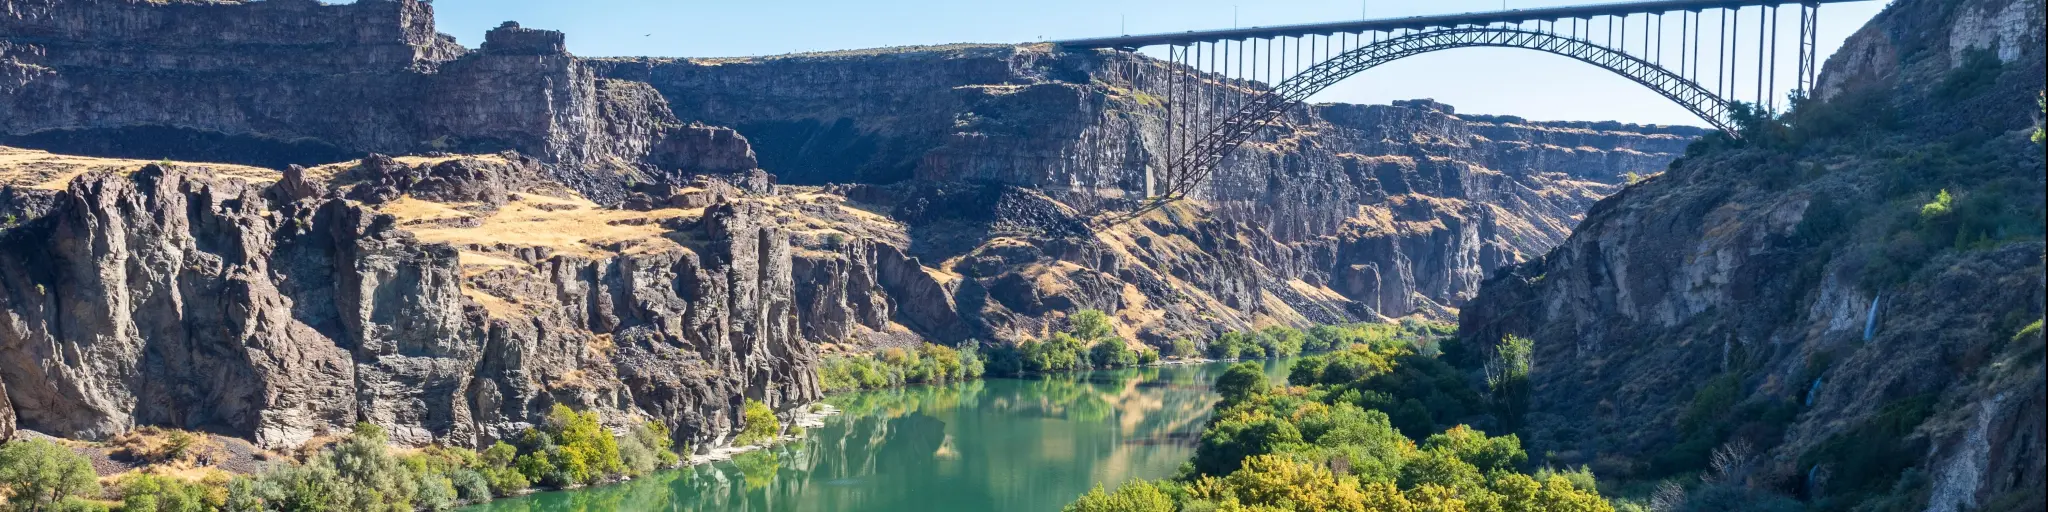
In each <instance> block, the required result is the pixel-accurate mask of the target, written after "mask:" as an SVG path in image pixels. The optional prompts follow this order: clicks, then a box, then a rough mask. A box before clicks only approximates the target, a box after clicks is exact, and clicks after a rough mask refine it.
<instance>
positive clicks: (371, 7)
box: [0, 0, 754, 202]
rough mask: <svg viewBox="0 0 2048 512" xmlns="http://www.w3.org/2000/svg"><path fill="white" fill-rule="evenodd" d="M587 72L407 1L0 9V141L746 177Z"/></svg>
mask: <svg viewBox="0 0 2048 512" xmlns="http://www.w3.org/2000/svg"><path fill="white" fill-rule="evenodd" d="M664 105H665V103H664V100H663V98H661V96H660V95H659V94H656V93H654V91H653V90H652V89H650V88H648V87H646V86H645V84H631V83H619V82H613V81H609V80H599V79H598V78H597V77H595V76H594V75H593V74H592V73H591V71H590V69H589V67H587V66H586V65H585V64H584V63H583V61H581V60H580V59H577V58H575V57H573V56H571V55H569V53H568V52H567V50H566V49H565V47H564V36H563V34H561V33H559V32H552V31H544V30H533V29H526V28H522V27H520V26H519V25H518V24H516V23H509V22H508V23H506V24H505V25H504V26H502V27H499V28H498V29H496V30H493V31H491V32H490V33H489V34H488V35H487V36H486V40H485V41H484V44H483V45H482V46H481V48H480V49H478V50H476V51H469V50H466V49H464V48H463V47H462V46H460V45H458V44H456V43H455V41H454V39H453V38H451V37H448V36H446V35H441V34H436V33H435V32H434V18H433V8H432V6H431V5H430V4H427V3H425V2H420V1H416V0H369V1H363V2H356V3H352V4H342V5H326V4H322V3H319V2H315V1H312V0H285V1H275V0H273V1H262V2H247V3H240V2H197V1H186V0H179V1H174V2H169V3H161V2H143V1H136V0H85V1H75V2H74V1H56V0H7V1H6V2H5V3H0V113H4V114H5V115H0V140H5V141H9V142H11V143H13V144H17V145H26V146H34V147H41V148H47V149H54V150H59V151H62V152H68V153H80V154H95V155H103V156H121V157H136V158H160V157H166V156H168V157H172V158H180V159H191V160H204V161H223V162H239V163H249V164H255V165H264V166H270V167H283V166H285V165H287V164H302V165H313V164H321V163H330V162H333V161H336V160H341V159H347V158H355V157H359V156H361V155H363V154H366V153H385V154H407V153H422V152H432V151H455V152H464V153H483V152H495V151H503V150H516V151H519V152H521V153H525V154H529V155H535V156H536V157H538V158H541V159H542V160H543V161H545V162H547V163H549V164H550V168H551V170H552V171H553V172H554V174H556V175H557V177H558V178H559V179H560V180H561V181H563V182H564V183H567V184H569V185H571V186H574V187H576V188H577V189H578V190H581V191H582V192H583V193H584V194H585V195H587V196H591V197H593V198H597V199H599V200H601V201H607V202H615V201H617V200H618V198H619V196H620V194H621V190H622V189H621V183H622V182H623V181H624V180H623V179H622V178H621V177H620V176H619V174H620V173H630V172H639V171H686V172H727V171H743V170H747V169H752V168H753V167H754V162H752V158H751V155H750V154H748V153H747V147H746V145H745V144H744V143H743V142H744V139H743V138H740V137H738V136H736V135H734V134H733V133H731V132H730V131H720V130H715V129H708V128H704V127H693V126H688V125H684V124H681V123H678V122H676V120H675V118H674V116H672V115H669V114H668V109H667V108H665V106H664Z"/></svg>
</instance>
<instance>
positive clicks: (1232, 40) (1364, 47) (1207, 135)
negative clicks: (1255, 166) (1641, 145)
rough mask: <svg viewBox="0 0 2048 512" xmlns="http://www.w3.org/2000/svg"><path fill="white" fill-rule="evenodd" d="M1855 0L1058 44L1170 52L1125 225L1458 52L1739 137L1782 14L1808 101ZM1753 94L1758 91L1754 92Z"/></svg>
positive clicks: (1551, 12)
mask: <svg viewBox="0 0 2048 512" xmlns="http://www.w3.org/2000/svg"><path fill="white" fill-rule="evenodd" d="M1850 1H1863V0H1656V1H1636V2H1623V3H1612V4H1599V5H1586V6H1572V7H1558V8H1547V9H1530V10H1511V11H1499V12H1487V13H1469V14H1458V15H1444V16H1422V17H1412V18H1396V19H1384V20H1366V21H1354V22H1339V23H1322V24H1309V25H1289V26H1281V27H1270V28H1267V27H1255V28H1248V29H1229V30H1214V31H1201V32H1194V31H1191V32H1182V33H1168V34H1154V35H1141V36H1123V37H1109V38H1098V39H1081V40H1069V41H1058V42H1056V44H1058V45H1059V46H1060V47H1061V48H1063V49H1067V50H1113V51H1122V52H1136V51H1139V50H1141V49H1144V48H1148V47H1160V46H1164V47H1165V54H1166V59H1165V60H1166V61H1168V62H1167V63H1166V65H1165V66H1163V69H1164V72H1165V74H1166V75H1167V76H1164V77H1155V78H1151V79H1148V80H1138V79H1133V80H1132V84H1133V88H1134V89H1136V88H1143V89H1146V90H1148V91H1150V92H1152V93H1154V94H1155V95H1157V96H1163V97H1164V98H1165V99H1164V101H1163V102H1161V103H1162V105H1161V107H1162V109H1163V110H1164V112H1165V115H1166V116H1165V117H1166V124H1167V130H1166V132H1165V139H1166V140H1164V141H1160V142H1163V145H1162V146H1163V147H1164V148H1165V151H1164V152H1163V153H1164V154H1165V155H1166V158H1165V159H1164V161H1165V162H1166V163H1165V168H1164V170H1163V172H1161V173H1160V174H1159V175H1157V176H1151V177H1149V179H1148V183H1147V191H1146V195H1147V196H1148V197H1147V198H1146V199H1145V200H1143V201H1141V202H1139V203H1138V204H1137V205H1135V206H1134V207H1133V208H1129V209H1124V210H1121V211H1113V212H1109V213H1105V214H1102V215H1099V216H1098V217H1097V221H1098V223H1115V222H1121V221H1124V220H1128V219H1130V218H1135V217H1136V216H1137V215H1140V214H1143V213H1144V212H1146V211H1150V210H1152V209H1156V208H1159V207H1161V206H1164V205H1166V204H1167V203H1170V202H1173V201H1177V200H1181V199H1186V198H1188V197H1191V196H1192V195H1194V194H1195V193H1196V191H1197V190H1198V189H1199V187H1201V186H1202V185H1203V184H1204V183H1205V182H1206V181H1207V179H1208V177H1209V175H1210V174H1211V173H1212V172H1213V171H1214V170H1215V168H1216V167H1217V166H1218V165H1220V164H1222V163H1223V161H1224V159H1225V158H1227V157H1228V156H1229V155H1230V153H1231V152H1232V151H1234V150H1236V149H1237V148H1238V147H1239V146H1240V145H1242V144H1244V143H1245V142H1246V141H1247V140H1250V139H1251V138H1252V137H1254V136H1256V135H1257V134H1258V133H1259V132H1260V131H1261V130H1263V129H1265V128H1267V127H1269V126H1272V124H1273V123H1275V122H1276V121H1278V120H1279V119H1280V118H1281V116H1284V115H1286V113H1287V112H1288V111H1289V110H1290V109H1292V108H1294V107H1296V106H1298V105H1301V104H1303V103H1304V102H1305V101H1307V100H1308V98H1309V97H1311V96H1313V95H1315V94H1316V93H1318V92H1321V91H1322V90H1323V89H1326V88H1328V87H1330V86H1332V85H1335V84H1336V83H1337V82H1340V81H1343V80H1344V79H1346V78H1349V77H1352V76H1355V75H1357V74H1359V73H1363V72H1365V71H1367V70H1370V69H1372V68H1375V67H1378V66H1380V65H1383V64H1386V63H1389V62H1393V61H1396V60H1400V59H1404V58H1408V57H1413V56H1416V55H1421V54H1425V53H1432V52H1438V51H1444V50H1451V49H1457V48H1488V47H1490V48H1520V49H1527V50H1535V51H1540V52H1545V53H1550V54H1554V55H1560V56H1564V57H1568V58H1571V59H1574V60H1578V61H1580V62H1584V63H1586V64H1590V65H1593V66H1595V67H1599V68H1601V69H1605V70H1607V71H1609V72H1613V73H1615V74H1617V75H1620V76H1622V77H1625V78H1627V79H1629V80H1631V81H1634V82H1635V83H1637V84H1640V85H1642V86H1644V87H1646V88H1648V89H1650V90H1652V91H1654V92H1656V93H1658V94H1659V95H1662V96H1663V97H1665V98H1666V99H1669V100H1670V101H1672V102H1673V103H1676V104H1677V105H1679V106H1680V107H1683V108H1685V109H1686V110H1688V111H1690V112H1692V113H1693V115H1696V116H1698V117H1699V118H1700V119H1701V120H1702V121H1705V122H1706V123H1708V124H1710V125H1712V126H1713V127H1715V128H1718V129H1721V130H1722V131H1724V132H1727V133H1729V134H1731V135H1737V136H1739V134H1737V133H1736V130H1735V129H1734V128H1735V127H1734V123H1735V120H1734V119H1733V116H1732V115H1731V114H1732V113H1733V112H1735V111H1736V110H1737V109H1738V108H1751V109H1762V110H1766V111H1770V110H1776V108H1777V106H1778V100H1777V99H1776V98H1775V97H1774V96H1775V94H1776V93H1775V91H1777V90H1778V89H1777V74H1778V73H1779V67H1780V64H1779V62H1778V59H1779V55H1780V54H1781V53H1786V51H1781V49H1780V47H1779V43H1778V40H1779V39H1780V38H1779V32H1780V31H1781V29H1780V25H1781V23H1780V19H1781V18H1786V16H1781V15H1780V12H1779V8H1780V7H1784V6H1791V7H1796V8H1797V9H1798V12H1797V19H1796V20H1793V22H1794V23H1796V28H1795V29H1792V30H1786V32H1792V31H1796V32H1797V37H1798V41H1797V43H1796V47H1794V45H1790V44H1788V45H1786V50H1789V51H1791V52H1792V53H1793V55H1790V56H1787V57H1786V62H1787V63H1790V64H1792V65H1793V67H1794V68H1795V69H1792V70H1787V71H1789V73H1787V74H1788V75H1790V76H1788V77H1787V78H1788V83H1790V84H1791V85H1792V91H1793V94H1795V95H1800V94H1804V92H1805V91H1807V90H1809V89H1811V87H1812V85H1813V82H1814V79H1815V75H1816V74H1817V72H1818V68H1819V66H1818V65H1817V62H1816V55H1815V53H1816V48H1815V47H1816V46H1817V44H1816V32H1817V30H1816V26H1817V23H1818V19H1819V7H1820V5H1821V4H1823V3H1839V2H1850ZM1667 16H1670V18H1667ZM1785 25H1792V23H1786V24H1785ZM1710 27H1711V29H1712V32H1711V33H1709V32H1708V29H1709V28H1710ZM1631 31H1633V32H1634V33H1633V34H1631ZM1752 34H1754V35H1753V36H1752ZM1751 37H1754V40H1751V39H1750V38H1751ZM1709 44H1711V45H1713V47H1712V48H1704V47H1705V46H1706V45H1709ZM1745 54H1750V56H1751V59H1749V60H1745V59H1744V55H1745ZM1752 66H1753V67H1754V69H1750V68H1751V67H1752ZM1139 74H1143V72H1142V71H1141V72H1140V73H1139ZM1708 80H1711V81H1712V82H1711V83H1709V82H1708ZM1140 83H1143V84H1145V85H1144V86H1140V85H1139V84H1140ZM1752 85H1753V86H1754V87H1753V90H1754V93H1753V94H1745V93H1747V92H1749V91H1750V90H1752V87H1751V86H1752ZM1738 104H1745V105H1744V106H1738Z"/></svg>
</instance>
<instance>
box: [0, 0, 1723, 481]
mask: <svg viewBox="0 0 2048 512" xmlns="http://www.w3.org/2000/svg"><path fill="white" fill-rule="evenodd" d="M0 13H5V14H4V15H0V34H4V37H0V114H4V115H0V144H6V145H10V146H15V147H17V148H18V149H8V150H5V151H6V152H5V156H0V159H4V160H0V162H5V163H6V165H5V166H4V167H5V171H4V172H5V178H6V180H5V181H6V184H7V186H6V190H5V193H4V194H0V210H4V211H5V213H6V215H7V218H8V219H9V222H8V223H7V226H6V227H5V228H0V237H5V238H6V240H7V243H5V244H4V247H5V249H4V250H0V268H4V269H5V270H4V271H0V289H4V290H5V293H4V294H0V297H4V299H0V300H4V301H0V311H4V314H5V315H6V318H7V326H8V327H7V328H6V329H5V330H4V334H0V383H4V385H5V386H6V393H5V396H6V397H7V398H8V403H6V404H4V405H5V407H0V411H5V413H4V414H0V419H5V420H6V421H0V424H4V429H5V430H8V431H13V430H15V429H21V430H32V431H36V432H41V433H44V434H50V435H58V436H64V437H74V438H83V439H103V438H106V437H107V436H111V435H115V434H117V433H120V432H123V431H126V430H128V429H132V428H135V427H139V426H145V425H154V426H166V427H177V428H185V429H191V430H198V431H205V432H209V433H213V434H218V435H222V436H228V437H234V438H242V439H248V440H250V441H253V442H254V443H255V444H257V445H258V446H262V447H287V446H294V445H297V444H299V443H303V442H305V441H307V440H309V439H314V438H317V437H320V436H325V435H331V434H333V433H336V432H341V431H345V430H346V429H347V428H348V426H349V425H351V424H353V423H355V422H357V421H370V422H374V423H377V424H379V425H382V426H385V427H386V428H387V429H388V430H389V432H390V433H391V437H392V439H393V440H394V441H397V442H401V443H405V444H414V445H419V444H428V443H448V444H456V445H466V446H480V445H483V444H487V443H489V442H490V441H492V440H496V439H503V438H506V437H508V436H510V435H513V434H515V433H517V432H518V431H520V430H521V429H523V428H525V427H526V426H528V425H532V424H533V423H534V422H536V421H539V420H540V418H541V416H543V415H544V414H545V412H546V411H547V410H548V408H549V407H551V406H553V405H556V404H565V405H570V406H572V407H573V408H576V409H578V410H593V411H599V412H600V413H601V414H600V415H601V417H603V418H604V419H605V421H606V422H607V424H611V425H623V424H625V423H626V422H631V421H638V420H640V419H654V420H657V421H659V422H661V423H663V424H665V425H666V426H668V427H669V428H670V429H671V431H672V432H673V433H674V435H675V436H676V438H677V440H678V441H682V442H686V443H688V445H689V446H693V447H697V448H698V449H700V450H702V449H708V448H710V447H715V446H718V445H720V444H722V443H724V442H726V441H727V440H729V439H730V437H731V435H733V433H734V431H735V430H736V427H735V426H736V424H737V422H738V421H739V418H740V407H739V405H740V403H741V401H742V400H743V399H756V400H761V401H763V402H765V403H768V404H770V405H771V406H774V407H776V408H778V409H781V410H784V411H787V410H789V409H791V408H794V407H796V406H798V405H801V404H804V403H808V402H810V401H812V400H815V399H816V398H817V397H818V394H819V389H818V386H817V384H816V382H815V371H814V367H815V365H816V363H817V361H818V359H819V358H820V357H821V355H822V354H832V353H840V352H851V351H861V350H866V349H871V348H875V347H882V346H902V345H905V344H911V343H917V342H920V341H923V340H929V341H934V342H940V343H946V344H953V345H963V344H1000V343H1011V342H1015V341H1017V340H1020V339H1024V338H1028V337H1034V336H1040V335H1043V334H1044V333H1046V332H1047V331H1049V330H1051V329H1055V328H1058V327H1060V326H1063V325H1064V322H1065V317H1066V315H1067V314H1069V313H1071V312H1074V311H1077V310H1080V309H1101V310H1105V311H1114V312H1115V324H1116V329H1117V331H1118V334H1120V335H1121V336H1123V337H1125V338H1126V339H1128V340H1131V342H1133V343H1144V344H1151V345H1155V346H1163V345H1166V344H1168V343H1170V342H1172V341H1173V340H1178V339H1198V340H1199V339H1206V338H1208V337H1212V336H1214V335H1216V334H1218V333H1220V332H1222V331H1225V330H1232V329H1243V328H1250V327H1259V326H1265V325H1292V326H1307V325H1310V324H1315V323H1334V322H1344V321H1358V320H1384V319H1392V318H1400V317H1405V316H1410V315H1421V316H1426V317H1432V318H1438V319H1447V318H1449V317H1451V316H1453V315H1455V314H1456V312H1457V308H1458V307H1459V306H1461V305H1463V304H1464V303H1465V302H1466V301H1468V300H1470V299H1472V297H1473V295H1474V294H1475V293H1477V292H1478V290H1479V283H1480V281H1481V279H1482V278H1483V277H1484V276H1486V275H1487V274H1489V273H1490V272H1492V271H1493V269H1495V268H1498V267H1501V266H1504V265H1509V264H1513V263H1518V262H1521V261H1524V260H1526V259H1529V258H1531V257H1533V256H1534V255H1538V254H1541V253H1543V252H1545V251H1547V250H1548V249H1549V248H1550V247H1552V246H1554V245H1556V244H1558V243H1559V242H1561V241H1563V240H1564V239H1565V237H1566V236H1567V235H1569V234H1570V232H1571V229H1572V227H1573V226H1574V225H1576V224H1577V223H1578V222H1579V220H1580V219H1581V218H1583V215H1584V212H1585V211H1586V209H1587V208H1589V207H1590V206H1591V205H1593V204H1594V202H1595V201H1597V200H1599V199H1600V198H1602V197H1604V196H1606V195H1608V194H1612V193H1614V192H1616V191H1617V190H1620V188H1621V187H1622V186H1623V185H1624V182H1625V181H1626V180H1627V179H1628V178H1627V177H1628V176H1630V175H1649V174H1654V173H1656V172H1659V171H1661V170H1662V169H1663V168H1664V167H1665V166H1666V165H1667V164H1668V163H1669V162H1671V161H1672V160H1674V159H1676V158H1678V156H1679V155H1680V154H1682V153H1683V151H1684V148H1685V147H1686V145H1687V144H1688V143H1690V142H1691V141H1692V140H1693V139H1694V138H1695V137H1698V136H1700V135H1701V134H1702V133H1704V132H1702V131H1701V130H1698V129H1695V128H1690V127H1670V126H1636V125H1621V124H1616V123H1595V124H1587V123H1577V124H1574V123H1546V122H1530V121H1526V120H1522V119H1518V118H1512V117H1494V116H1473V115H1465V114H1459V113H1457V112H1456V111H1455V109H1454V108H1452V107H1451V106H1448V105H1443V104H1440V103H1436V102H1434V101H1428V100H1417V101H1412V102H1401V103H1397V104H1395V105H1341V104H1328V105H1313V106H1309V107H1308V108H1305V109H1301V110H1299V111H1298V112H1296V113H1294V114H1292V115H1291V116H1290V117H1289V118H1288V119H1286V121H1285V122H1284V123H1282V124H1281V125H1279V126H1276V127H1274V128H1273V129H1271V130H1268V131H1266V132H1265V133H1262V134H1260V135H1259V136H1258V137H1257V138H1255V139H1254V141H1253V142H1252V143H1250V144H1248V145H1247V147H1246V148H1244V149H1243V150H1241V151H1239V152H1238V153H1237V154H1236V155H1234V156H1233V157H1232V158H1231V159H1230V160H1229V161H1227V162H1226V163H1225V164H1224V166H1223V167H1222V169H1220V170H1219V173H1218V175H1217V179H1216V180H1214V182H1213V184H1212V186H1211V187H1210V188H1209V189H1208V190H1207V191H1206V192H1205V193H1204V194H1203V195H1202V197H1199V198H1198V200H1197V201H1194V202H1190V203H1186V204H1182V205H1177V206H1175V207H1173V208H1170V209H1167V210H1164V211H1160V212H1155V213H1154V214H1151V215H1148V216H1146V217H1143V218H1140V219H1137V220H1135V221H1133V222H1130V223H1126V224H1123V225H1120V226H1117V227H1115V228H1113V229H1107V230H1100V231H1096V230H1091V229H1089V226H1088V224H1087V221H1088V219H1089V217H1088V215H1089V213H1090V212H1093V211H1096V209H1097V208H1098V207H1100V206H1102V205H1104V204H1113V203H1114V202H1115V201H1119V200H1128V199H1130V198H1133V197H1137V196H1141V195H1142V194H1143V193H1144V191H1145V190H1144V183H1145V181H1146V179H1147V176H1148V175H1149V174H1150V173H1152V172H1156V170H1157V169H1158V168H1159V167H1160V166H1161V165H1163V164H1162V163H1161V162H1160V161H1159V158H1160V157H1159V154H1160V152H1161V150H1160V148H1161V147H1162V146H1161V144H1162V132H1163V130H1164V123H1163V120H1162V118H1161V111H1160V110H1159V107H1158V104H1157V101H1156V95H1154V94H1152V93H1151V92H1148V91H1151V90H1153V88H1155V87H1156V86H1157V84H1156V83H1153V82H1152V79H1151V78H1148V77H1149V76H1153V75H1152V74H1148V73H1145V72H1143V71H1142V70H1144V69H1146V68H1148V67H1149V68H1153V69H1157V68H1158V67H1159V66H1162V65H1163V64H1161V63H1159V62H1156V61H1151V60H1149V59H1141V58H1132V57H1128V56H1122V55H1118V54H1113V53H1106V52H1105V53H1092V52H1091V53H1066V52H1058V51H1055V50H1054V49H1052V48H1050V47H1048V46H1045V45H1021V46H1005V45H956V46H942V47H919V48H894V49H880V50H868V51H851V52H832V53H823V54H803V55H792V56H781V57H763V58H738V59H654V58H645V59H620V58H607V59H585V58H579V57H576V56H573V55H570V54H569V53H568V52H567V51H566V47H565V43H564V41H565V40H566V39H565V38H566V37H568V36H567V35H565V34H562V33H559V32H552V31H546V30H536V29H531V28H525V27H522V26H520V25H519V24H517V23H512V22H508V23H506V24H504V25H503V26H501V27H499V28H497V29H495V30H492V31H491V32H490V33H489V34H488V35H487V36H486V38H485V40H484V41H483V42H482V44H481V45H480V46H478V47H477V48H475V49H470V48H465V47H463V46H462V45H460V44H458V43H457V42H456V41H454V39H453V38H452V37H449V36H446V35H443V34H438V33H436V31H435V29H434V22H433V9H432V6H431V5H430V4H427V3H425V2H420V1H416V0H363V1H359V2H356V3H353V4H342V5H326V4H321V3H319V2H316V1H314V0H268V1H262V2H196V1H195V2H185V1H173V2H140V1H127V0H96V1H80V2H60V1H55V0H0ZM1131 69H1139V70H1141V71H1139V72H1135V73H1133V72H1129V71H1128V70H1131ZM385 155H397V156H395V157H394V156H385Z"/></svg>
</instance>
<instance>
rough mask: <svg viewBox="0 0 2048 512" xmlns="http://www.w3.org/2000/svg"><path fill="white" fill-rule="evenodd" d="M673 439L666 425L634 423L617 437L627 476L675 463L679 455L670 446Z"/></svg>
mask: <svg viewBox="0 0 2048 512" xmlns="http://www.w3.org/2000/svg"><path fill="white" fill-rule="evenodd" d="M674 445H675V440H674V439H671V438H669V433H668V427H665V426H662V424H661V423H657V422H655V421H652V420H649V421H643V422H640V423H635V424H633V425H632V427H631V428H630V429H628V430H627V432H626V436H625V437H622V438H619V459H620V461H621V462H622V463H623V464H624V465H625V467H626V474H627V475H629V476H640V475H645V474H648V473H652V472H654V470H656V469H661V468H665V467H670V466H674V465H676V463H677V462H679V461H680V460H681V457H678V456H676V453H675V451H673V450H671V449H670V448H671V447H672V446H674Z"/></svg>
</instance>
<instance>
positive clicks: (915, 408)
mask: <svg viewBox="0 0 2048 512" xmlns="http://www.w3.org/2000/svg"><path fill="white" fill-rule="evenodd" d="M1224 368H1225V365H1223V364H1208V365H1199V366H1176V367H1165V368H1141V369H1132V370H1118V371H1104V372H1093V373H1087V374H1074V375H1061V376H1051V377H1044V378H1037V379H1028V380H1016V379H991V380H986V381H979V382H969V383H962V384H955V385H949V386H916V387H911V388H906V389H896V390H885V391H870V392H861V393H852V394H846V395H839V396H834V397H832V398H828V399H827V400H826V401H828V402H831V403H832V404H833V405H835V406H838V407H839V408H840V410H841V411H842V412H843V413H842V414H840V415H838V416H834V417H832V418H828V419H826V421H825V426H823V427H820V428H816V429H812V430H811V431H810V434H809V436H808V437H807V438H806V439H805V440H804V441H802V442H799V443H792V444H788V445H784V446H779V447H776V448H774V449H770V450H765V451H760V452H753V453H749V454H744V455H741V456H739V457H736V458H734V459H733V461H732V462H729V463H719V464H712V465H705V466H697V467H692V468H685V469H680V470H676V471H668V472H663V473H660V474H656V475H652V476H649V477H646V478H641V479H639V480H636V481H633V482H629V483H625V484H621V485H613V486H605V487H600V488H593V489H585V490H578V491H569V492H551V493H540V494H535V495H532V496H527V497H523V498H518V499H512V500H503V501H499V502H494V503H490V504H486V505H482V506H478V507H472V508H471V509H470V510H472V511H477V512H510V511H520V512H525V511H550V512H552V511H609V510H777V511H781V510H798V511H809V510H820V511H825V510H829V511H862V510H876V511H882V510H887V511H899V510H991V511H1008V510H1016V511H1052V510H1059V509H1060V507H1061V506H1063V505H1065V504H1067V503H1068V502H1070V501H1073V499H1074V497H1075V496H1078V495H1080V494H1081V493H1084V492H1087V491H1088V489H1089V488H1091V487H1094V486H1095V485H1096V484H1098V483H1099V484H1103V485H1104V486H1107V487H1114V486H1116V485H1117V484H1118V483H1121V482H1124V481H1127V480H1130V479H1134V478H1162V477H1167V476H1171V475H1173V474H1174V472H1175V470H1176V469H1177V468H1178V467H1179V466H1180V464H1181V463H1182V462H1184V461H1186V460H1188V458H1189V457H1190V456H1192V455H1193V454H1194V442H1195V441H1196V439H1197V438H1198V436H1199V435H1200V432H1201V428H1202V424H1203V422H1204V421H1206V420H1207V418H1208V408H1209V404H1210V403H1211V402H1213V401H1214V400H1215V394H1214V393H1212V392H1210V391H1209V389H1208V383H1209V382H1211V381H1213V380H1214V379H1215V377H1216V376H1217V375H1219V374H1221V373H1222V371H1223V369H1224ZM1283 372H1284V366H1283V363H1281V362H1273V363H1269V365H1268V373H1271V374H1275V375H1279V374H1282V373H1283Z"/></svg>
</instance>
